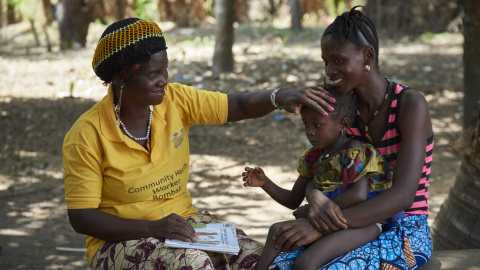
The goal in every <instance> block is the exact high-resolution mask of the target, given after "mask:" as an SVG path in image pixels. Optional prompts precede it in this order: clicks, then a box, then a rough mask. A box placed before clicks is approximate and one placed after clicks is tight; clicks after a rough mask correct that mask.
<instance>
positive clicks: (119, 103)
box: [114, 84, 124, 127]
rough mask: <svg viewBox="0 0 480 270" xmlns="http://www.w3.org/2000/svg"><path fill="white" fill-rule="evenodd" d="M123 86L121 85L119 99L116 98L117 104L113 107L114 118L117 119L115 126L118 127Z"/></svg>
mask: <svg viewBox="0 0 480 270" xmlns="http://www.w3.org/2000/svg"><path fill="white" fill-rule="evenodd" d="M123 86H124V84H122V85H121V88H120V95H119V97H118V103H117V105H115V107H114V111H115V116H116V117H115V118H117V126H118V127H119V126H120V106H121V105H122V93H123Z"/></svg>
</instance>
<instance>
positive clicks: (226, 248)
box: [165, 222, 240, 255]
mask: <svg viewBox="0 0 480 270" xmlns="http://www.w3.org/2000/svg"><path fill="white" fill-rule="evenodd" d="M192 226H193V228H194V229H195V232H196V235H197V242H196V243H189V242H183V241H179V240H172V239H165V246H167V247H171V248H194V249H201V250H206V251H213V252H220V253H228V254H233V255H238V251H239V250H240V247H239V246H238V241H237V232H236V230H235V223H233V222H226V223H211V224H193V225H192Z"/></svg>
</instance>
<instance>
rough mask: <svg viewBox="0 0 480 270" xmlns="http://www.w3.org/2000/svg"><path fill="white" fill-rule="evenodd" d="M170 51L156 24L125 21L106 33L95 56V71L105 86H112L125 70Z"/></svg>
mask: <svg viewBox="0 0 480 270" xmlns="http://www.w3.org/2000/svg"><path fill="white" fill-rule="evenodd" d="M166 49H167V46H166V44H165V39H164V37H163V31H162V29H160V27H158V25H157V24H156V23H154V22H147V21H144V20H141V19H138V18H129V19H124V20H121V21H118V22H115V23H113V24H111V25H110V26H108V27H107V29H105V31H104V32H103V34H102V37H101V38H100V40H99V41H98V44H97V48H96V49H95V54H94V56H93V61H92V66H93V71H95V73H96V74H97V76H98V77H99V78H100V79H102V80H103V81H104V82H105V83H110V82H111V81H112V79H113V76H115V75H116V74H117V73H118V72H120V71H121V70H122V69H123V68H125V67H128V66H131V65H133V64H136V63H138V62H141V61H144V60H146V59H148V58H149V57H150V56H151V55H152V54H155V53H157V52H159V51H162V50H166Z"/></svg>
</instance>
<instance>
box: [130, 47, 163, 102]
mask: <svg viewBox="0 0 480 270" xmlns="http://www.w3.org/2000/svg"><path fill="white" fill-rule="evenodd" d="M167 67H168V56H167V51H166V50H163V51H159V52H157V53H155V54H152V56H151V57H150V60H148V61H147V62H142V63H140V64H139V66H138V69H135V70H132V71H131V72H130V75H129V76H127V78H126V79H125V87H124V91H123V95H124V96H123V98H124V99H126V100H128V101H129V102H132V103H136V104H138V105H141V106H148V105H158V104H160V103H162V102H163V97H164V96H165V86H167V80H168V71H167Z"/></svg>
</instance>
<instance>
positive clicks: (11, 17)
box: [7, 1, 17, 25]
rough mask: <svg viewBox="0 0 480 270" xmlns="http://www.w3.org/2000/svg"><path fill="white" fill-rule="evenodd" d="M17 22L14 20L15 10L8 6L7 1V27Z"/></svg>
mask: <svg viewBox="0 0 480 270" xmlns="http://www.w3.org/2000/svg"><path fill="white" fill-rule="evenodd" d="M16 22H17V20H16V19H15V8H14V7H13V6H12V5H10V4H8V1H7V25H9V24H14V23H16Z"/></svg>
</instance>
